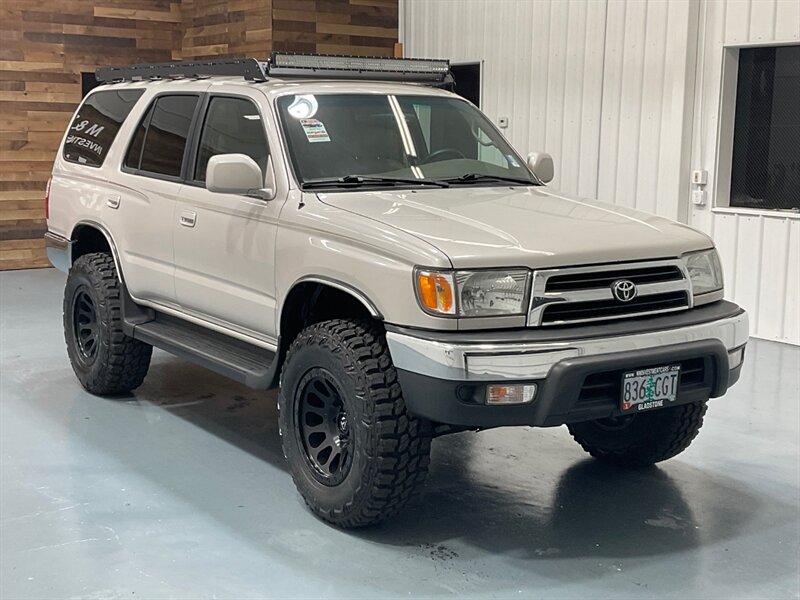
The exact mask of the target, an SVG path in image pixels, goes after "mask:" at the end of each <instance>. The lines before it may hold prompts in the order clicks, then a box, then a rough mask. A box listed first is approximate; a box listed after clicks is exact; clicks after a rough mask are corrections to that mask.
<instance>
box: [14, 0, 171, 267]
mask: <svg viewBox="0 0 800 600" xmlns="http://www.w3.org/2000/svg"><path fill="white" fill-rule="evenodd" d="M0 40H2V42H1V43H0V270H5V269H18V268H26V267H42V266H49V263H48V262H47V259H46V257H45V254H44V246H43V243H42V234H43V233H44V230H45V221H44V190H45V186H46V184H47V178H48V177H49V176H50V171H51V170H52V163H53V158H54V156H55V152H56V149H57V147H58V145H59V142H60V141H61V137H62V135H63V134H64V130H65V129H66V127H67V124H68V122H69V119H70V117H71V116H72V113H73V112H74V110H75V108H76V106H77V104H78V102H80V100H81V73H82V72H94V70H95V69H96V68H97V66H98V65H102V64H120V63H123V64H124V63H130V62H135V61H141V62H155V61H165V60H171V59H172V58H178V57H179V53H178V52H176V48H180V45H181V11H180V3H179V1H174V2H170V1H169V0H117V1H105V2H101V1H94V2H91V1H87V0H58V2H56V3H54V4H46V3H38V2H31V0H2V2H0Z"/></svg>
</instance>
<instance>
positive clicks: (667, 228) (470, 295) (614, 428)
mask: <svg viewBox="0 0 800 600" xmlns="http://www.w3.org/2000/svg"><path fill="white" fill-rule="evenodd" d="M98 79H99V80H100V81H102V82H105V85H102V86H101V87H99V88H97V89H96V90H94V91H93V92H92V93H91V94H90V95H89V96H88V97H87V98H86V99H85V100H84V101H83V103H82V104H81V106H80V108H79V109H78V110H77V112H76V114H75V117H74V119H73V121H72V123H71V125H70V127H69V129H68V131H67V132H66V134H65V136H64V140H63V142H62V146H61V149H60V151H59V153H58V157H57V159H56V162H55V166H54V168H53V175H52V178H51V181H50V183H49V184H48V194H47V198H48V199H47V203H48V221H47V223H48V232H47V234H46V236H45V238H46V244H47V251H48V255H49V257H50V260H51V262H52V263H53V265H55V266H56V267H58V268H60V269H62V270H63V271H65V272H67V273H68V274H69V276H68V279H67V284H66V290H65V294H64V331H65V336H66V343H67V351H68V353H69V358H70V361H71V363H72V366H73V368H74V370H75V374H76V375H77V377H78V379H79V380H80V382H81V384H82V385H83V387H84V388H86V390H88V391H89V392H92V393H94V394H101V395H117V394H125V393H128V392H130V391H131V390H133V389H135V388H136V387H137V386H139V385H140V384H141V383H142V380H143V379H144V377H145V375H146V373H147V369H148V365H149V362H150V356H151V351H152V347H153V346H156V347H159V348H163V349H164V350H166V351H168V352H171V353H174V354H176V355H178V356H180V357H183V358H186V359H188V360H191V361H195V362H197V363H199V364H201V365H204V366H206V367H208V368H210V369H213V370H214V371H216V372H218V373H222V374H224V375H227V376H229V377H230V378H231V379H234V380H236V381H239V382H242V383H244V384H246V385H248V386H250V387H252V388H255V389H267V388H273V387H277V386H279V387H280V393H279V407H280V430H281V435H282V443H283V448H284V452H285V455H286V458H287V461H288V464H289V469H290V471H291V474H292V477H293V478H294V481H295V483H296V485H297V488H298V489H299V491H300V494H301V495H302V496H303V498H304V499H305V501H306V502H307V504H308V505H309V507H310V508H311V509H312V510H313V512H314V513H316V514H317V515H319V516H320V517H322V518H323V519H325V520H327V521H329V522H331V523H335V524H337V525H339V526H342V527H356V526H363V525H368V524H372V523H375V522H378V521H380V520H382V519H385V518H387V517H389V516H391V515H393V514H395V513H396V512H397V511H398V510H400V509H401V508H402V507H403V505H404V504H406V502H407V501H408V499H409V498H410V497H411V496H412V493H413V492H414V490H415V488H417V487H418V486H419V484H420V483H421V482H422V480H423V479H424V477H425V474H426V471H427V467H428V460H429V459H428V456H429V451H430V444H431V439H432V438H434V437H435V436H437V435H441V434H445V433H449V432H455V431H464V430H478V429H486V428H490V427H502V426H509V425H532V426H541V427H552V426H558V425H567V427H568V428H569V431H570V433H571V434H572V436H573V437H574V438H575V440H576V441H577V442H578V443H579V444H580V445H581V446H582V447H583V448H584V449H585V450H586V451H587V452H588V453H589V454H591V455H592V456H594V457H596V458H597V459H599V460H602V461H605V462H608V463H613V464H615V465H621V466H626V467H641V466H645V465H651V464H653V463H655V462H658V461H662V460H665V459H667V458H670V457H672V456H675V455H676V454H678V453H679V452H681V451H683V450H684V449H685V448H686V447H687V446H688V445H689V443H690V442H691V440H692V439H693V438H694V436H695V435H696V434H697V432H698V430H699V429H700V426H701V424H702V421H703V415H704V413H705V411H706V402H707V401H708V400H709V398H715V397H718V396H722V395H723V394H724V393H725V391H726V390H727V389H728V388H729V387H730V386H731V385H732V384H733V383H735V382H736V380H737V379H738V378H739V373H740V371H741V368H742V361H743V358H744V349H745V344H746V342H747V340H748V322H747V315H746V314H745V312H744V311H743V310H742V309H741V308H739V307H738V306H736V305H735V304H732V303H730V302H727V301H725V300H723V286H722V273H721V268H720V261H719V258H718V256H717V252H716V250H715V249H714V245H713V243H712V241H711V240H710V239H709V238H708V237H707V236H706V235H704V234H702V233H699V232H697V231H695V230H693V229H691V228H689V227H687V226H685V225H681V224H678V223H674V222H672V221H669V220H666V219H663V218H659V217H655V216H653V215H649V214H644V213H640V212H636V211H633V210H629V209H625V208H621V207H618V206H613V205H609V204H603V203H600V202H596V201H592V200H586V199H582V198H574V197H570V196H566V195H564V194H561V193H559V192H558V191H556V190H553V189H551V188H549V187H547V186H546V185H545V184H546V183H547V182H548V181H550V180H551V179H552V177H553V163H552V160H551V159H550V157H549V156H547V155H546V154H531V155H529V156H528V158H527V160H526V159H523V158H522V157H521V156H520V155H519V154H518V153H517V152H516V151H515V150H514V149H513V148H512V147H511V146H510V145H509V143H508V142H507V141H506V140H505V139H504V138H503V136H502V135H501V133H500V132H499V131H498V130H497V129H496V128H495V127H494V126H493V125H492V123H491V122H490V121H489V120H488V119H487V118H486V117H485V116H484V115H483V114H482V113H481V112H480V111H479V110H478V109H477V108H475V107H474V106H473V105H472V104H470V103H469V102H468V101H466V100H464V99H462V98H460V97H458V96H456V95H455V94H453V93H451V92H449V91H447V89H445V88H448V87H450V88H452V78H451V76H450V74H449V64H448V62H447V61H436V60H412V59H364V58H353V57H331V56H308V55H292V54H279V53H274V54H273V55H272V56H271V58H270V60H269V61H265V62H259V61H256V60H253V59H242V60H225V61H217V62H203V63H175V64H164V65H135V66H131V67H119V68H109V69H100V70H98Z"/></svg>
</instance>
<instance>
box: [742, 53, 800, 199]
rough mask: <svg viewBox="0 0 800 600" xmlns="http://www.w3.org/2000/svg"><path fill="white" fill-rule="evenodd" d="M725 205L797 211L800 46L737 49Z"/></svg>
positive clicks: (799, 196)
mask: <svg viewBox="0 0 800 600" xmlns="http://www.w3.org/2000/svg"><path fill="white" fill-rule="evenodd" d="M731 166H732V170H731V197H730V205H731V206H734V207H742V208H756V209H762V210H780V209H783V210H797V211H800V46H774V47H769V48H742V49H740V51H739V76H738V79H737V87H736V121H735V126H734V132H733V163H732V165H731Z"/></svg>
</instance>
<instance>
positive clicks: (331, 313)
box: [278, 275, 383, 363]
mask: <svg viewBox="0 0 800 600" xmlns="http://www.w3.org/2000/svg"><path fill="white" fill-rule="evenodd" d="M347 318H350V319H366V320H374V321H383V315H382V314H381V312H380V311H379V310H378V308H377V307H376V306H375V303H374V302H372V301H371V300H370V299H369V297H367V296H366V295H365V294H363V293H362V292H360V291H359V290H358V289H356V288H354V287H353V286H351V285H349V284H347V283H345V282H342V281H338V280H336V279H332V278H329V277H325V276H321V275H307V276H304V277H301V278H300V279H298V280H297V281H295V282H294V283H293V284H292V286H291V287H290V288H289V291H288V292H287V293H286V296H285V297H284V299H283V302H282V303H281V307H280V316H279V320H278V332H279V340H280V342H279V349H278V352H279V356H278V360H279V361H280V363H283V359H284V358H285V356H286V352H287V351H288V349H289V346H291V344H292V342H293V341H294V340H295V338H296V337H297V335H298V334H299V333H300V332H301V331H302V330H303V329H305V328H306V327H308V326H309V325H313V324H314V323H319V322H320V321H327V320H329V319H347Z"/></svg>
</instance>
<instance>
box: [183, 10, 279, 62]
mask: <svg viewBox="0 0 800 600" xmlns="http://www.w3.org/2000/svg"><path fill="white" fill-rule="evenodd" d="M181 10H182V13H183V28H184V35H183V47H182V51H181V56H182V57H183V58H184V59H190V58H213V57H221V56H224V57H228V58H237V57H242V56H252V57H255V58H261V59H266V57H267V55H268V53H269V51H270V50H271V48H272V0H183V2H182V5H181Z"/></svg>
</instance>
